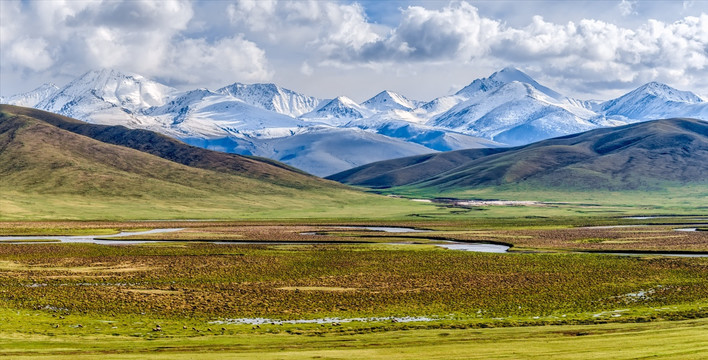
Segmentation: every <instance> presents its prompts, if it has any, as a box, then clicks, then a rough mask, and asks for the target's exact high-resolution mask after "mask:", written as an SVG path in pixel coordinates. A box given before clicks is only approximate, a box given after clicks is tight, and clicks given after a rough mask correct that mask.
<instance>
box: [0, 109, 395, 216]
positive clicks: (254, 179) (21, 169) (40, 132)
mask: <svg viewBox="0 0 708 360" xmlns="http://www.w3.org/2000/svg"><path fill="white" fill-rule="evenodd" d="M33 115H39V116H38V117H34V116H33ZM55 124H56V125H55ZM60 126H61V127H65V128H66V129H64V128H61V127H60ZM69 130H74V131H77V132H84V133H86V134H87V135H89V136H95V137H97V138H101V137H106V138H108V139H113V140H115V142H122V143H126V144H128V145H129V144H130V143H131V142H132V143H133V146H134V147H140V146H141V145H140V144H143V145H142V146H143V147H144V148H145V149H146V150H148V151H152V152H154V153H158V154H160V155H161V156H163V157H165V158H163V157H158V156H155V155H152V154H149V153H147V152H143V151H138V150H135V149H132V148H128V147H125V146H118V145H113V144H109V143H105V142H102V141H98V140H95V139H93V138H91V137H89V136H84V135H79V134H77V133H74V132H72V131H69ZM168 140H169V139H167V138H165V137H163V136H161V135H157V134H149V132H145V131H137V133H136V132H135V130H132V131H131V130H127V129H124V128H121V127H105V126H96V125H90V126H89V127H84V126H82V124H81V123H80V122H78V121H76V120H72V119H66V118H63V117H59V116H56V115H53V114H48V113H45V112H40V111H37V110H33V109H29V110H28V109H22V108H18V107H13V106H7V105H3V106H2V107H0V204H2V206H0V218H5V219H8V218H21V219H30V218H31V219H37V218H94V219H96V218H106V219H116V218H153V219H154V218H157V219H161V218H175V217H176V218H184V217H195V218H240V217H253V216H259V214H260V216H277V217H302V216H313V214H320V216H338V215H342V214H341V212H342V210H341V209H343V208H347V207H348V206H352V209H353V211H354V213H356V212H357V211H361V209H362V207H368V206H374V207H377V206H382V207H384V208H388V207H389V206H391V205H394V203H390V202H389V201H388V199H385V198H381V197H374V196H372V195H368V194H363V193H360V192H358V191H353V190H351V189H349V188H347V187H343V186H342V185H340V184H336V183H333V182H329V181H326V180H322V179H318V178H315V177H313V176H309V175H306V174H302V173H300V172H296V171H292V170H291V169H289V168H287V167H285V166H277V165H276V164H273V163H272V162H271V163H269V162H262V161H259V160H258V159H251V158H243V157H240V156H235V155H229V154H217V153H213V152H209V151H207V150H203V149H196V148H193V147H189V146H187V145H184V144H179V143H178V142H174V141H168ZM144 141H154V143H149V144H144V143H143V142H144ZM136 144H137V145H136ZM166 158H172V159H174V160H176V161H181V162H182V163H178V162H176V161H171V160H168V159H166ZM185 164H191V165H193V166H187V165H185ZM405 207H406V206H403V207H402V209H405ZM357 209H359V210H357Z"/></svg>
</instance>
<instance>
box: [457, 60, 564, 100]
mask: <svg viewBox="0 0 708 360" xmlns="http://www.w3.org/2000/svg"><path fill="white" fill-rule="evenodd" d="M515 81H517V82H520V83H524V84H529V85H531V86H533V87H534V88H535V89H536V90H538V91H539V92H542V93H543V94H545V95H547V96H549V97H551V98H554V99H557V100H560V99H562V98H563V95H561V94H559V93H557V92H555V91H553V90H551V89H549V88H547V87H545V86H543V85H541V84H539V83H538V82H537V81H536V80H534V79H533V78H531V77H530V76H528V75H527V74H526V73H524V72H523V71H521V70H519V69H516V68H513V67H505V68H504V69H501V70H499V71H497V72H495V73H494V74H492V75H490V76H489V77H488V78H484V79H477V80H475V81H473V82H472V83H471V84H469V85H467V86H465V87H464V88H463V89H462V90H460V91H458V92H457V93H456V94H455V95H462V96H467V97H474V96H476V95H478V94H479V93H485V92H489V91H494V90H496V89H498V88H500V87H502V86H504V85H506V84H509V83H512V82H515Z"/></svg>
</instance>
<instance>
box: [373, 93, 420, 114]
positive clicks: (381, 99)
mask: <svg viewBox="0 0 708 360" xmlns="http://www.w3.org/2000/svg"><path fill="white" fill-rule="evenodd" d="M361 105H362V106H363V107H365V108H367V109H369V110H373V111H377V112H378V111H388V110H408V111H410V110H413V109H415V108H416V107H417V106H416V102H414V101H411V100H408V99H407V98H406V97H405V96H403V95H400V94H396V93H395V92H392V91H388V90H384V91H382V92H380V93H378V94H376V96H374V97H372V98H371V99H369V100H366V101H364V102H363V103H361Z"/></svg>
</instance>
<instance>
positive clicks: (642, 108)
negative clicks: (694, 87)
mask: <svg viewBox="0 0 708 360" xmlns="http://www.w3.org/2000/svg"><path fill="white" fill-rule="evenodd" d="M703 102H704V101H703V99H701V98H700V97H698V95H696V94H694V93H692V92H690V91H681V90H677V89H674V88H672V87H671V86H668V85H666V84H662V83H658V82H650V83H647V84H645V85H642V86H640V87H638V88H636V89H634V90H632V91H630V92H629V93H627V94H625V95H623V96H620V97H618V98H616V99H613V100H610V101H606V102H604V103H602V104H601V109H602V110H603V111H604V112H605V115H608V116H620V117H625V118H628V119H634V120H649V119H658V118H665V117H676V116H681V115H683V113H684V112H685V111H686V110H685V109H690V108H692V107H695V106H696V105H697V104H701V103H703ZM689 113H690V112H689Z"/></svg>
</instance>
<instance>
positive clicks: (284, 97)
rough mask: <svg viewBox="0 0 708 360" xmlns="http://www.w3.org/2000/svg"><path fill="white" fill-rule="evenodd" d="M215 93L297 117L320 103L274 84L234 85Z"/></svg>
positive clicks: (317, 100)
mask: <svg viewBox="0 0 708 360" xmlns="http://www.w3.org/2000/svg"><path fill="white" fill-rule="evenodd" d="M216 92H218V93H221V94H225V95H230V96H233V97H235V98H238V99H240V100H243V101H244V102H245V103H247V104H249V105H253V106H256V107H259V108H261V109H264V110H269V111H274V112H277V113H280V114H284V115H289V116H293V117H298V116H300V115H302V114H305V113H308V112H310V111H312V110H314V109H315V108H316V107H317V105H319V103H320V102H321V100H320V99H317V98H315V97H312V96H306V95H303V94H300V93H297V92H295V91H292V90H288V89H285V88H281V87H280V86H277V85H275V84H250V85H249V84H241V83H234V84H232V85H229V86H225V87H223V88H221V89H219V90H217V91H216Z"/></svg>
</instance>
